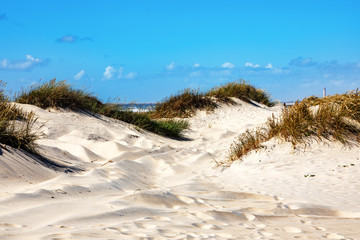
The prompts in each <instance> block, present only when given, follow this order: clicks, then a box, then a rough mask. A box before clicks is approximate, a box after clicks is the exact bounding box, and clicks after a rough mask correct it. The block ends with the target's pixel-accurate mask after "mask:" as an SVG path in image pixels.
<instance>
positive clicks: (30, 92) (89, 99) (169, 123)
mask: <svg viewBox="0 0 360 240" xmlns="http://www.w3.org/2000/svg"><path fill="white" fill-rule="evenodd" d="M15 101H16V102H18V103H25V104H32V105H35V106H38V107H40V108H44V109H46V108H49V107H52V108H69V109H71V110H75V111H88V112H91V113H94V114H101V115H104V116H107V117H110V118H114V119H118V120H121V121H124V122H127V123H130V124H132V125H135V126H136V127H139V128H142V129H145V130H147V131H150V132H153V133H156V134H159V135H162V136H166V137H172V138H181V137H182V132H183V130H184V129H186V128H188V123H186V122H185V121H183V120H161V121H160V120H154V119H151V118H150V117H149V114H147V113H138V112H131V111H129V110H124V109H121V108H119V107H118V106H117V104H104V103H102V102H101V101H100V100H99V99H98V98H97V97H96V96H94V95H93V94H91V93H89V92H87V91H86V90H85V89H74V88H73V87H72V86H71V85H70V84H69V83H67V81H57V80H56V79H52V80H50V81H48V82H43V83H37V84H34V85H33V86H31V87H30V88H28V89H26V90H23V91H22V92H20V93H19V94H17V96H16V98H15Z"/></svg>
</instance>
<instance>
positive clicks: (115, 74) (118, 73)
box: [103, 66, 137, 79]
mask: <svg viewBox="0 0 360 240" xmlns="http://www.w3.org/2000/svg"><path fill="white" fill-rule="evenodd" d="M103 76H104V79H114V78H117V79H133V78H136V76H137V73H136V72H129V73H128V74H124V67H119V68H116V67H113V66H107V67H106V68H105V72H104V74H103Z"/></svg>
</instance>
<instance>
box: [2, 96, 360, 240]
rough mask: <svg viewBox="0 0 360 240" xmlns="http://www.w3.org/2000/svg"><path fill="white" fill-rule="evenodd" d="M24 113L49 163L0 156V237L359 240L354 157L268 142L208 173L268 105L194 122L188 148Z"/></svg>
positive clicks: (118, 126) (54, 115) (77, 120)
mask: <svg viewBox="0 0 360 240" xmlns="http://www.w3.org/2000/svg"><path fill="white" fill-rule="evenodd" d="M23 107H24V108H25V109H27V110H33V111H35V112H36V113H37V115H38V116H39V124H40V123H41V124H43V125H44V126H43V127H42V128H41V131H42V132H43V133H44V137H43V138H42V139H41V140H39V141H38V143H39V144H40V145H41V146H42V149H43V150H42V151H43V153H44V154H45V155H46V156H47V157H48V158H49V159H50V160H51V162H50V163H47V164H42V163H41V161H39V160H36V159H34V158H32V157H30V156H28V155H26V154H24V153H22V152H20V151H17V150H13V149H9V150H8V151H5V150H3V153H2V155H1V156H0V166H1V169H0V179H1V185H0V239H16V240H17V239H293V238H300V239H321V238H324V239H360V230H359V227H358V226H360V204H359V202H360V191H359V189H360V178H359V177H358V176H359V173H360V159H359V158H360V150H359V148H356V147H353V148H344V147H343V146H341V145H338V144H334V143H328V145H326V144H318V143H315V142H314V143H313V144H312V145H311V146H310V147H307V149H306V150H307V151H306V152H304V151H302V150H301V149H297V150H293V149H292V147H291V146H290V145H288V144H279V143H277V142H275V141H270V142H268V143H267V144H266V149H264V150H262V151H260V152H257V153H252V154H251V155H250V156H248V157H247V158H246V159H245V161H244V162H242V163H237V164H234V165H232V166H231V167H230V168H228V169H226V170H223V171H222V169H221V168H216V161H221V160H223V159H225V158H226V156H227V153H228V150H229V146H230V144H231V143H232V142H233V141H234V140H235V139H236V137H237V136H238V135H239V133H241V132H243V131H245V130H246V129H247V128H254V127H256V126H260V125H261V124H263V123H264V122H265V121H266V119H267V118H268V117H269V116H271V114H273V113H274V114H278V113H279V111H280V108H279V107H277V108H273V109H268V108H266V107H262V106H255V105H251V104H248V103H244V102H241V101H238V104H237V105H235V106H222V107H221V108H219V109H217V110H216V111H215V112H213V113H206V112H199V113H198V114H197V115H196V116H195V117H194V118H192V119H190V123H191V129H189V130H188V131H187V132H186V137H187V138H188V140H187V141H176V140H171V139H167V138H163V137H159V136H156V135H154V134H151V133H147V132H139V131H137V130H135V129H133V128H132V127H131V126H129V125H128V124H125V123H122V122H119V121H114V120H111V119H108V118H104V117H98V118H95V117H93V116H90V115H86V114H80V113H73V112H66V111H55V110H51V111H48V110H41V109H38V108H36V107H34V106H26V105H23ZM54 163H55V165H56V167H54V168H49V164H54Z"/></svg>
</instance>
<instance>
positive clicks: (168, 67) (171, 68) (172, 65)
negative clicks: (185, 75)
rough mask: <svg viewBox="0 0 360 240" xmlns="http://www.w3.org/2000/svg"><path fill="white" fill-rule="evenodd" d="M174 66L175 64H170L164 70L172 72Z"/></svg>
mask: <svg viewBox="0 0 360 240" xmlns="http://www.w3.org/2000/svg"><path fill="white" fill-rule="evenodd" d="M175 66H176V63H175V62H171V63H170V64H169V65H166V69H168V70H173V69H174V68H175Z"/></svg>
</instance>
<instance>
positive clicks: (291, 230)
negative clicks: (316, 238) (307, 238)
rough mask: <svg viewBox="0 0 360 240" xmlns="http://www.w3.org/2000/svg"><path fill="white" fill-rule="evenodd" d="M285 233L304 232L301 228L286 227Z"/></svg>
mask: <svg viewBox="0 0 360 240" xmlns="http://www.w3.org/2000/svg"><path fill="white" fill-rule="evenodd" d="M283 231H284V232H287V233H301V232H302V230H301V229H300V228H296V227H284V228H283Z"/></svg>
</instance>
